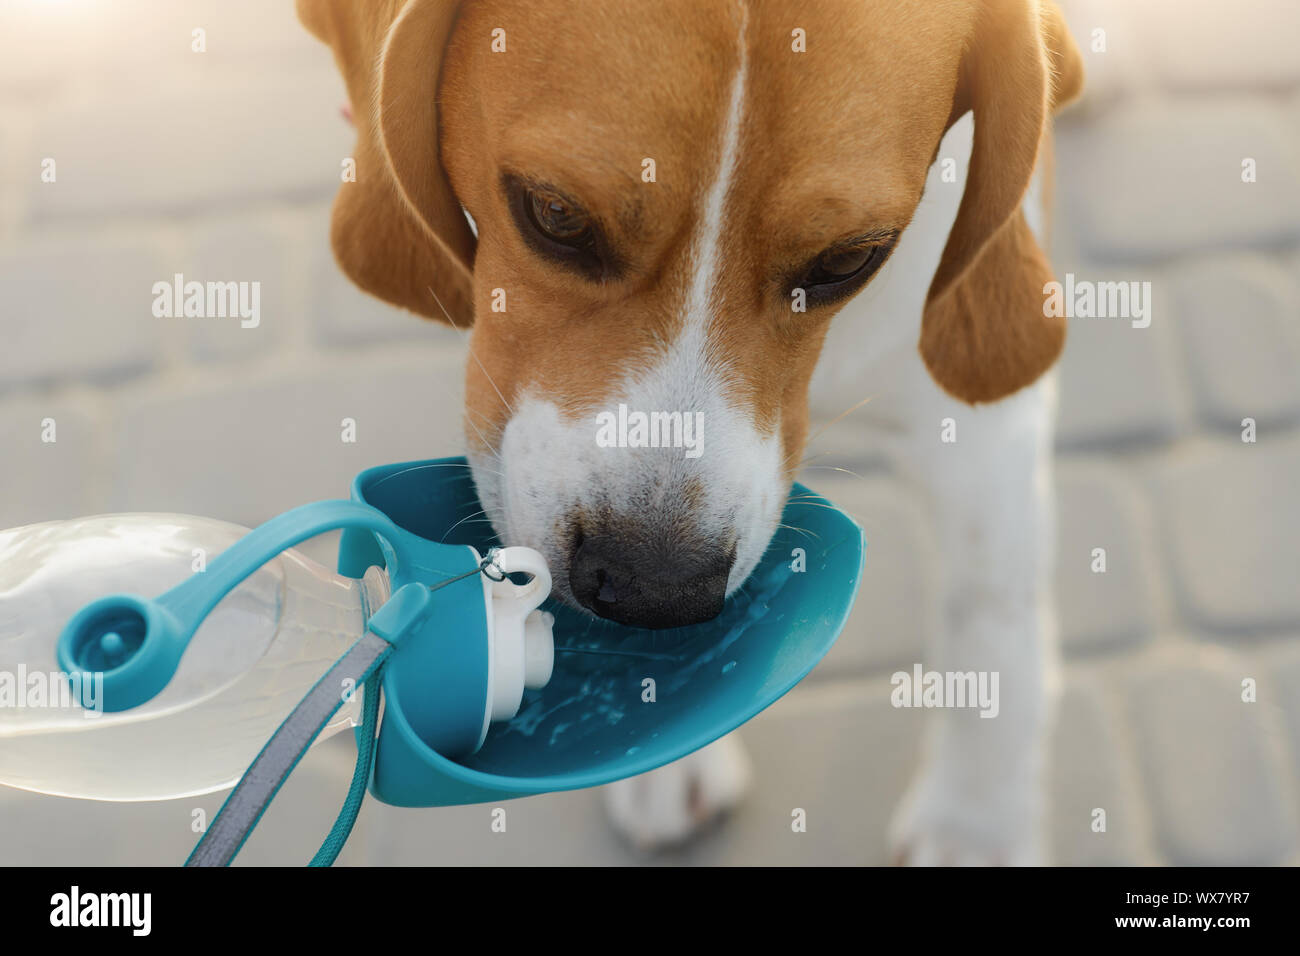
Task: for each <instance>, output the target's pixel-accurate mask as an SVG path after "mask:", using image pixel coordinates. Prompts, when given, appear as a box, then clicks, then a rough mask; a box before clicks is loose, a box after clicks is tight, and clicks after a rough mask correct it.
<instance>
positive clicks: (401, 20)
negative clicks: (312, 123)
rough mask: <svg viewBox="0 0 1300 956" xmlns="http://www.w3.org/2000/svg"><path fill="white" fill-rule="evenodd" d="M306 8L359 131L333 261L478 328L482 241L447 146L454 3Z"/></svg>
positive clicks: (424, 308)
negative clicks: (477, 252)
mask: <svg viewBox="0 0 1300 956" xmlns="http://www.w3.org/2000/svg"><path fill="white" fill-rule="evenodd" d="M297 2H298V17H299V19H300V20H301V21H302V22H303V24H304V25H305V26H306V27H307V28H308V29H309V30H310V31H311V32H312V33H314V34H315V35H316V36H317V37H319V38H320V39H322V40H324V41H325V42H326V43H328V44H329V45H330V47H331V48H332V49H333V51H334V59H335V62H336V63H337V64H338V67H339V70H340V71H341V72H342V74H343V78H344V81H345V82H346V84H347V88H348V97H349V99H350V100H351V105H352V115H353V117H354V121H355V122H356V127H357V144H356V149H355V155H354V156H353V158H354V159H355V161H356V181H355V182H345V183H343V185H342V186H341V187H340V188H339V192H338V195H337V196H336V197H335V199H334V213H333V221H332V223H331V226H330V239H331V242H332V244H333V247H334V255H335V258H337V259H338V262H339V265H340V266H341V267H342V268H343V271H344V272H345V273H347V275H348V277H349V278H351V279H352V281H353V282H355V283H356V284H357V285H359V286H360V287H361V288H363V289H365V290H366V291H367V292H370V293H372V294H374V295H377V296H379V297H380V298H381V299H384V300H386V301H388V302H391V303H393V304H394V305H398V306H401V307H402V308H405V309H410V310H411V311H412V312H415V313H417V314H419V315H424V316H428V317H431V318H436V319H442V320H444V321H448V320H450V321H451V322H452V323H454V324H455V325H457V326H460V327H462V328H464V327H465V326H468V325H469V324H470V322H471V321H472V320H473V288H472V286H473V283H472V272H471V270H472V266H473V261H474V247H475V239H474V235H473V233H472V232H471V231H470V228H469V224H468V222H467V221H466V220H465V215H464V213H463V212H462V211H461V207H460V203H459V202H458V201H457V199H456V196H455V194H454V193H453V192H452V189H451V184H450V183H449V182H448V181H447V174H446V172H445V171H444V170H443V168H442V161H441V158H440V156H439V151H438V97H437V94H438V76H439V65H440V63H441V61H442V55H443V51H444V49H445V48H446V43H447V40H448V38H449V36H450V34H451V29H452V25H453V23H454V22H455V18H456V11H457V2H456V0H404V2H403V0H364V2H361V0H297ZM444 310H445V311H444Z"/></svg>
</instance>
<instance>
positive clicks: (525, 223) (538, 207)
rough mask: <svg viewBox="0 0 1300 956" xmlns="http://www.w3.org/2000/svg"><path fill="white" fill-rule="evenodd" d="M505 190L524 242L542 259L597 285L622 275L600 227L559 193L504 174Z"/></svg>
mask: <svg viewBox="0 0 1300 956" xmlns="http://www.w3.org/2000/svg"><path fill="white" fill-rule="evenodd" d="M502 187H503V188H504V190H505V194H506V198H507V200H508V202H509V205H510V212H511V214H512V216H513V217H514V220H515V227H516V228H517V229H518V230H519V234H520V235H521V236H522V237H523V240H524V242H526V243H528V245H529V246H530V247H531V248H532V250H533V251H534V252H536V253H537V254H538V255H539V256H543V257H544V258H546V259H549V260H551V261H552V262H555V263H558V264H560V265H563V266H564V267H566V268H568V269H572V270H573V271H575V272H577V273H579V274H580V275H582V276H584V277H586V278H588V279H591V280H592V281H595V282H603V281H605V280H607V279H610V278H614V277H616V276H617V275H618V274H619V271H620V263H619V261H618V259H617V257H616V256H614V254H613V252H612V251H611V249H610V248H609V243H608V242H606V241H605V237H604V234H603V233H602V232H601V229H600V225H599V224H598V223H597V222H596V220H595V219H594V218H593V217H592V216H591V215H590V214H588V213H587V211H586V210H585V209H583V208H582V207H581V206H579V205H578V204H577V203H576V202H574V201H573V200H572V199H570V198H569V197H567V196H565V195H564V194H563V193H561V192H560V191H559V190H557V189H552V188H549V187H547V186H545V185H542V184H540V183H531V182H528V181H527V180H524V179H521V178H519V177H516V176H513V175H511V174H504V175H503V176H502Z"/></svg>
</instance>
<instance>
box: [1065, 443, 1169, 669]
mask: <svg viewBox="0 0 1300 956" xmlns="http://www.w3.org/2000/svg"><path fill="white" fill-rule="evenodd" d="M1057 495H1058V508H1057V511H1058V517H1057V537H1058V541H1059V545H1058V548H1057V555H1056V593H1057V603H1058V606H1059V608H1060V618H1061V633H1062V637H1063V639H1064V643H1065V647H1066V649H1067V650H1068V651H1073V652H1083V651H1098V650H1108V649H1110V650H1113V649H1115V648H1116V647H1117V646H1121V645H1132V644H1135V643H1138V642H1141V641H1144V640H1146V639H1147V638H1148V637H1149V636H1150V631H1151V628H1152V626H1153V622H1154V618H1155V608H1154V603H1155V597H1154V594H1153V588H1154V582H1153V581H1152V577H1153V570H1152V569H1153V560H1154V558H1155V554H1154V553H1153V552H1154V545H1153V544H1152V542H1151V534H1152V530H1153V529H1150V528H1147V527H1145V522H1144V519H1145V517H1146V511H1147V508H1148V504H1147V502H1146V501H1145V500H1144V498H1143V496H1142V494H1141V492H1140V491H1139V490H1138V488H1137V486H1135V485H1134V484H1133V483H1131V482H1130V481H1128V480H1126V479H1125V478H1124V477H1123V473H1122V472H1119V471H1117V470H1116V469H1114V468H1108V467H1105V466H1100V465H1092V464H1079V465H1068V464H1067V465H1066V466H1064V467H1062V468H1060V469H1059V470H1058V472H1057ZM1097 549H1102V550H1103V552H1104V553H1103V554H1097V553H1095V552H1096V550H1097ZM1102 562H1104V565H1103V563H1102ZM1103 567H1104V570H1103Z"/></svg>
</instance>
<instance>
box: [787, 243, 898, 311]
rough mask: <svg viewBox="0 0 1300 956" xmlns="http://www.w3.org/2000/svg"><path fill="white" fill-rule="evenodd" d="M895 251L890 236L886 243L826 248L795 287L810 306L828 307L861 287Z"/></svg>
mask: <svg viewBox="0 0 1300 956" xmlns="http://www.w3.org/2000/svg"><path fill="white" fill-rule="evenodd" d="M893 248H894V237H892V236H890V237H888V238H887V239H886V240H885V241H877V242H870V243H859V244H857V245H846V246H837V247H835V248H831V249H827V250H826V251H825V252H823V253H822V254H821V255H819V256H818V257H817V258H816V259H814V260H813V262H812V265H810V266H808V267H807V269H806V270H805V271H804V274H803V278H802V279H800V280H799V281H797V282H795V283H794V285H795V286H796V287H798V288H802V289H803V290H804V292H805V293H806V295H807V297H808V304H809V305H827V304H829V303H831V302H835V301H837V300H839V299H842V298H844V297H846V296H848V295H850V294H851V293H853V292H856V291H857V290H858V289H860V288H862V286H863V285H864V284H866V281H867V280H868V279H870V278H871V277H872V275H874V274H875V272H876V270H877V269H879V268H880V267H881V266H882V265H883V264H884V262H885V260H886V259H888V258H889V253H890V252H891V251H892V250H893Z"/></svg>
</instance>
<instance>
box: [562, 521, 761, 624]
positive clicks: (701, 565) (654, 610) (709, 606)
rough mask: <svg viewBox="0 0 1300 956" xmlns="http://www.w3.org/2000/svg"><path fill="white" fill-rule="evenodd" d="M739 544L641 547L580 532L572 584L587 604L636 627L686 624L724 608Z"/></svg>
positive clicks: (571, 567) (575, 593)
mask: <svg viewBox="0 0 1300 956" xmlns="http://www.w3.org/2000/svg"><path fill="white" fill-rule="evenodd" d="M735 560H736V550H735V548H726V549H722V548H718V549H707V550H704V549H690V548H667V547H666V548H655V549H646V548H637V547H635V546H630V545H629V542H628V539H627V538H626V537H624V536H622V535H612V534H598V535H592V536H584V537H580V538H579V540H578V544H577V547H576V548H574V551H573V558H572V560H571V561H570V563H569V588H570V590H571V591H572V592H573V596H574V598H575V599H576V600H577V601H578V603H579V604H581V605H582V606H583V607H585V608H587V609H588V610H590V611H592V612H593V613H594V614H597V615H598V616H600V617H603V618H608V619H609V620H611V621H617V622H618V623H620V624H627V625H630V626H632V627H648V628H665V627H684V626H685V625H687V624H699V623H700V622H701V621H709V620H712V619H713V618H715V617H717V616H718V615H719V614H720V613H721V612H722V602H723V599H724V598H726V596H727V577H728V576H729V575H730V574H731V566H732V564H734V563H735Z"/></svg>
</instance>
